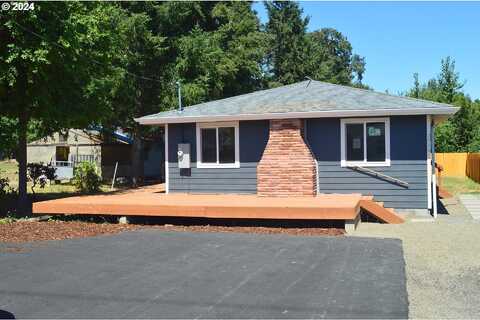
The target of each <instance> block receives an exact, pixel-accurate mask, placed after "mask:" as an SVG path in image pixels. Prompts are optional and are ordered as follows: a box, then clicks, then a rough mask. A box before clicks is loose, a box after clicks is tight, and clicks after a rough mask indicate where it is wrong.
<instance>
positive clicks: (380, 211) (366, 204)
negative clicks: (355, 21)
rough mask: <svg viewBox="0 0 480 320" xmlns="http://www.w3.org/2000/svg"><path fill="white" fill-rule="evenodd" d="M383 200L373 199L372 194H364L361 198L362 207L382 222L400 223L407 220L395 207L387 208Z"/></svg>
mask: <svg viewBox="0 0 480 320" xmlns="http://www.w3.org/2000/svg"><path fill="white" fill-rule="evenodd" d="M383 205H384V203H383V202H377V201H375V200H373V197H372V196H362V198H361V200H360V208H362V209H363V210H365V211H367V212H368V213H369V214H370V215H372V216H373V217H375V218H377V219H378V220H380V221H381V222H384V223H389V224H399V223H403V222H405V221H404V220H403V219H402V218H401V217H400V216H398V215H397V214H396V213H395V210H393V208H385V207H384V206H383Z"/></svg>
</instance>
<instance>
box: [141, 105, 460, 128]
mask: <svg viewBox="0 0 480 320" xmlns="http://www.w3.org/2000/svg"><path fill="white" fill-rule="evenodd" d="M458 110H459V108H457V107H439V108H417V109H403V110H399V109H378V110H340V111H339V110H335V111H309V112H279V113H262V114H260V113H257V114H256V113H251V114H248V113H246V114H238V115H208V116H176V117H148V116H147V117H141V118H135V119H134V120H135V121H136V122H138V123H140V124H143V125H158V124H167V123H190V122H214V121H241V120H271V119H291V118H297V119H308V118H340V117H345V118H346V117H359V116H360V117H368V116H396V115H447V116H448V115H452V114H454V113H455V112H457V111H458Z"/></svg>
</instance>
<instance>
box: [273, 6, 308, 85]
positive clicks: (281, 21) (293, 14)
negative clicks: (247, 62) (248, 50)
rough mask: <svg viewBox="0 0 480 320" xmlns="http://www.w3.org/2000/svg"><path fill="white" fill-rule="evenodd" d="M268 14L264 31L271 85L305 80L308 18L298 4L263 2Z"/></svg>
mask: <svg viewBox="0 0 480 320" xmlns="http://www.w3.org/2000/svg"><path fill="white" fill-rule="evenodd" d="M265 7H266V8H267V12H268V23H267V24H266V31H267V33H268V34H270V36H271V40H270V45H269V47H270V48H271V49H270V50H269V53H268V63H269V72H270V73H271V75H272V79H271V82H273V83H274V84H273V85H276V84H290V83H294V82H297V81H302V80H304V79H305V76H307V74H306V70H305V60H306V58H307V52H308V51H307V50H308V48H307V43H308V42H307V41H308V40H307V38H306V32H307V26H308V22H309V18H308V17H302V14H303V10H302V9H301V8H300V6H299V4H298V3H297V2H293V1H272V2H265Z"/></svg>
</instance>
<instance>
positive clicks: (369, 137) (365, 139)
mask: <svg viewBox="0 0 480 320" xmlns="http://www.w3.org/2000/svg"><path fill="white" fill-rule="evenodd" d="M341 148H342V149H341V160H342V161H341V166H342V167H347V166H364V167H368V166H390V120H389V119H388V118H369V119H362V118H359V119H342V120H341Z"/></svg>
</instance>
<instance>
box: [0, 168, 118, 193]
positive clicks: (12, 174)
mask: <svg viewBox="0 0 480 320" xmlns="http://www.w3.org/2000/svg"><path fill="white" fill-rule="evenodd" d="M0 177H6V178H8V179H9V180H10V186H11V187H13V188H15V189H18V163H17V162H16V161H15V160H6V161H0ZM31 185H32V184H31V183H30V182H29V183H28V185H27V190H28V193H32V190H31V188H30V187H31ZM107 191H111V190H110V186H109V185H108V184H103V185H102V186H101V192H107ZM35 193H36V194H42V193H54V194H59V193H62V194H72V195H73V194H78V193H79V192H78V191H77V190H76V188H75V186H73V185H72V184H70V183H59V184H55V183H54V182H52V183H51V184H47V185H46V186H45V188H43V189H42V188H40V187H39V186H37V187H36V188H35Z"/></svg>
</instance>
